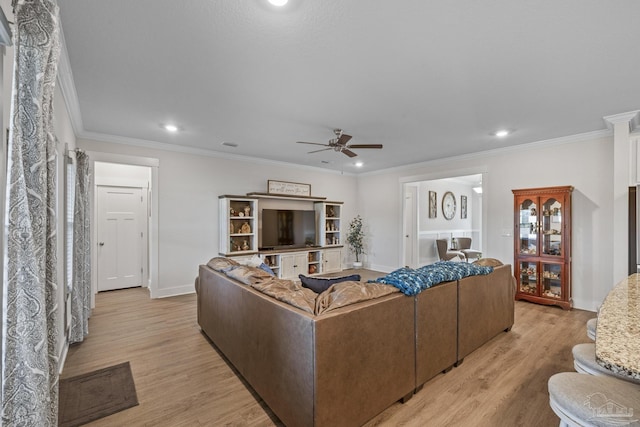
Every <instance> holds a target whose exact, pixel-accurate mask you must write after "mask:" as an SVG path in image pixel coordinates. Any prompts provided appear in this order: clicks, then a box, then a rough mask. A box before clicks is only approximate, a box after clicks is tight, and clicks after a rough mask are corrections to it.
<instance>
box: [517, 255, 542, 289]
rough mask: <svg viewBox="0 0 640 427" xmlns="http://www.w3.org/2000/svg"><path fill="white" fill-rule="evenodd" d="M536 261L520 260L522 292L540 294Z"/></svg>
mask: <svg viewBox="0 0 640 427" xmlns="http://www.w3.org/2000/svg"><path fill="white" fill-rule="evenodd" d="M536 264H537V263H536V262H526V261H520V285H519V286H520V289H519V290H520V292H524V293H527V294H532V295H537V294H538V273H537V265H536Z"/></svg>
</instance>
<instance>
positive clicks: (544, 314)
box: [62, 288, 594, 427]
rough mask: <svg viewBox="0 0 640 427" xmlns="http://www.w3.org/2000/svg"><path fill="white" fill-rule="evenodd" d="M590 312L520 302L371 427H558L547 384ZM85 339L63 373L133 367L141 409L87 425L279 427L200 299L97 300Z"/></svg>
mask: <svg viewBox="0 0 640 427" xmlns="http://www.w3.org/2000/svg"><path fill="white" fill-rule="evenodd" d="M591 317H594V313H591V312H587V311H581V310H572V311H563V310H561V309H559V308H555V307H545V306H540V305H535V304H531V303H526V302H517V303H516V322H515V325H514V327H513V329H512V331H511V332H508V333H502V334H500V335H499V336H497V337H496V338H494V339H493V340H491V341H490V342H489V343H487V344H485V345H484V346H483V347H482V348H480V349H479V350H476V351H475V352H474V353H472V354H471V355H469V356H467V358H466V359H465V360H464V363H462V365H461V366H459V367H457V368H454V369H453V370H451V371H450V372H448V373H447V374H440V375H438V376H437V377H435V378H434V379H433V380H431V381H430V382H428V383H427V384H426V385H425V386H424V388H423V389H422V390H421V391H420V392H419V393H417V394H416V395H414V397H413V398H412V399H411V400H409V401H408V402H407V403H405V404H401V403H396V404H394V405H393V406H391V407H390V408H388V409H387V410H386V411H384V412H383V413H382V414H380V415H378V416H377V417H375V418H374V419H373V420H371V421H370V422H369V423H367V424H366V425H367V426H368V427H371V426H398V425H403V426H420V427H422V426H474V427H475V426H487V427H489V426H490V427H495V426H556V425H558V421H559V420H558V418H556V416H555V415H554V413H553V412H552V411H551V409H550V408H549V397H548V394H547V380H548V378H549V377H550V376H551V375H552V374H554V373H556V372H563V371H572V370H573V358H572V356H571V348H572V347H573V345H575V344H577V343H581V342H588V339H587V337H586V327H585V323H586V321H587V320H588V319H590V318H591ZM89 331H90V334H89V336H88V337H87V339H86V340H85V341H84V342H83V343H81V344H75V345H73V346H72V347H71V348H70V349H69V354H68V356H67V360H66V363H65V367H64V371H63V373H62V377H63V378H66V377H71V376H75V375H78V374H81V373H85V372H89V371H92V370H94V369H98V368H103V367H107V366H110V365H114V364H117V363H121V362H125V361H129V362H130V364H131V369H132V372H133V375H134V379H135V385H136V390H137V393H138V400H139V402H140V405H139V406H136V407H133V408H130V409H127V410H125V411H123V412H120V413H117V414H114V415H111V416H109V417H106V418H103V419H101V420H98V421H95V422H93V423H91V424H90V425H92V426H125V425H126V426H185V427H186V426H189V427H191V426H277V425H281V423H280V422H279V421H278V419H277V418H276V417H275V416H274V415H273V413H272V412H271V411H270V409H269V408H268V407H267V406H266V405H265V404H264V403H263V402H262V401H261V399H260V398H259V396H257V395H256V394H255V392H253V390H252V389H251V387H249V386H248V384H246V383H245V382H244V381H243V380H242V379H241V378H240V377H239V375H238V374H237V372H235V370H234V369H233V368H232V367H231V366H230V365H229V364H228V363H227V362H226V361H225V359H224V358H223V357H222V356H221V354H220V353H219V352H218V351H217V350H216V349H215V347H214V346H213V345H212V344H211V343H210V342H209V341H208V340H207V339H206V338H205V336H204V335H203V334H202V333H201V332H200V328H199V327H198V325H197V322H196V296H195V295H194V294H192V295H184V296H178V297H173V298H164V299H156V300H151V299H149V295H148V292H147V291H146V290H145V289H141V288H134V289H128V290H121V291H112V292H105V293H100V294H98V296H97V298H96V309H95V310H94V311H93V315H92V317H91V320H90V323H89Z"/></svg>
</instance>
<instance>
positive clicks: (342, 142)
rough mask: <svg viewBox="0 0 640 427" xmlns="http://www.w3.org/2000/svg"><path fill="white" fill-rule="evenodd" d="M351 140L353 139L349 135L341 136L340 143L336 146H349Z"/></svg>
mask: <svg viewBox="0 0 640 427" xmlns="http://www.w3.org/2000/svg"><path fill="white" fill-rule="evenodd" d="M351 138H353V137H352V136H351V135H347V134H345V133H343V134H342V135H340V138H338V141H337V142H336V144H338V145H347V142H349V140H350V139H351Z"/></svg>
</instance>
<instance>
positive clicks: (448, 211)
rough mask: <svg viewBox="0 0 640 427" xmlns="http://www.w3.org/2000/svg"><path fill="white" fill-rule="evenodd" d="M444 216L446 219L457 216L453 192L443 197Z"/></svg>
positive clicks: (448, 192)
mask: <svg viewBox="0 0 640 427" xmlns="http://www.w3.org/2000/svg"><path fill="white" fill-rule="evenodd" d="M442 215H443V216H444V218H445V219H453V217H454V216H455V215H456V196H454V195H453V193H452V192H451V191H447V192H446V193H444V196H442Z"/></svg>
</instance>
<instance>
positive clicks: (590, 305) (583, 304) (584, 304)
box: [573, 298, 598, 313]
mask: <svg viewBox="0 0 640 427" xmlns="http://www.w3.org/2000/svg"><path fill="white" fill-rule="evenodd" d="M573 308H576V309H578V310H586V311H593V312H594V313H597V312H598V305H597V304H596V303H595V302H594V301H591V300H581V299H576V298H573Z"/></svg>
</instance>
